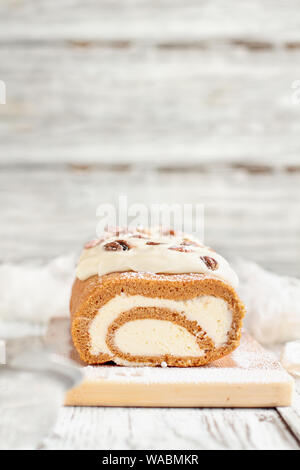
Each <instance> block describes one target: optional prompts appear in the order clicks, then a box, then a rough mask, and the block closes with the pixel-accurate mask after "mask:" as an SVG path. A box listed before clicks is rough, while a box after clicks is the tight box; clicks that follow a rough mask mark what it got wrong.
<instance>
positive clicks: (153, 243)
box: [146, 242, 161, 245]
mask: <svg viewBox="0 0 300 470" xmlns="http://www.w3.org/2000/svg"><path fill="white" fill-rule="evenodd" d="M146 245H161V242H146Z"/></svg>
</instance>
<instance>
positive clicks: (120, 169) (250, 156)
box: [0, 0, 300, 275]
mask: <svg viewBox="0 0 300 470" xmlns="http://www.w3.org/2000/svg"><path fill="white" fill-rule="evenodd" d="M297 79H298V80H299V79H300V0H281V1H280V0H265V1H264V2H261V1H258V0H227V1H226V2H224V1H223V0H219V1H217V0H202V1H200V0H190V1H187V2H185V1H182V0H181V1H180V0H148V1H146V0H122V1H115V0H99V1H95V0H85V1H83V0H61V1H59V2H58V1H56V2H51V1H49V0H1V3H0V80H4V81H5V83H6V86H7V104H6V105H0V214H1V222H0V259H1V260H10V261H20V260H24V259H26V260H27V259H32V258H41V259H48V258H50V257H52V256H55V255H57V254H60V253H63V252H65V251H70V250H74V249H78V248H79V246H80V244H81V243H82V241H84V240H85V239H86V238H89V237H90V236H93V235H94V232H95V226H96V217H95V211H96V208H97V206H98V205H99V204H100V203H101V202H113V201H116V198H117V196H118V194H120V193H122V194H127V195H128V196H129V200H130V201H131V202H147V203H151V202H180V201H183V202H194V203H195V202H197V203H204V204H205V214H206V219H205V221H206V223H205V235H206V241H207V242H208V243H209V244H210V245H215V246H216V247H217V248H218V249H219V250H221V251H223V252H224V253H225V254H227V256H229V257H235V256H244V257H247V258H249V259H253V260H255V261H257V262H259V263H261V264H262V265H264V266H266V267H267V268H270V269H274V270H275V271H278V272H281V273H285V274H293V275H300V104H298V105H297V104H295V103H293V100H292V95H293V92H294V90H293V89H292V83H293V82H294V81H295V80H297Z"/></svg>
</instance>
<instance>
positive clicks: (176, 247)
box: [169, 246, 193, 253]
mask: <svg viewBox="0 0 300 470" xmlns="http://www.w3.org/2000/svg"><path fill="white" fill-rule="evenodd" d="M169 250H174V251H180V252H181V253H192V252H193V250H191V249H190V248H185V247H184V246H170V247H169Z"/></svg>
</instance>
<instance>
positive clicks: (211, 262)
mask: <svg viewBox="0 0 300 470" xmlns="http://www.w3.org/2000/svg"><path fill="white" fill-rule="evenodd" d="M200 259H201V260H202V261H203V262H204V263H205V264H206V266H207V267H208V268H209V269H211V270H212V271H215V269H217V268H218V266H219V264H218V261H217V260H215V258H211V257H210V256H200Z"/></svg>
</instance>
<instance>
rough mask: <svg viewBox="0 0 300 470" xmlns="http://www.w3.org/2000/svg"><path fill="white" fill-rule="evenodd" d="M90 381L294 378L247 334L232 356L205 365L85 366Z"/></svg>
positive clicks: (145, 381)
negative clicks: (187, 366)
mask: <svg viewBox="0 0 300 470" xmlns="http://www.w3.org/2000/svg"><path fill="white" fill-rule="evenodd" d="M84 372H85V377H86V380H87V381H95V380H107V381H114V382H133V383H145V384H151V383H204V382H205V383H235V384H237V383H278V382H286V383H290V382H292V379H291V377H290V376H289V375H288V374H287V373H286V371H285V370H284V369H283V368H282V367H281V365H280V364H279V362H277V361H275V360H274V359H273V357H272V356H271V355H270V354H269V353H267V352H266V351H265V350H264V349H263V348H261V347H260V346H259V345H258V344H257V343H256V342H255V341H254V340H253V339H252V338H251V337H249V336H248V335H246V334H244V336H243V338H242V340H241V345H240V347H239V348H238V349H236V350H235V351H234V352H233V353H231V354H230V355H229V356H227V357H225V358H223V359H220V360H218V361H215V362H213V363H212V364H210V365H207V366H204V367H191V368H177V367H167V368H164V367H162V368H159V367H126V368H125V367H117V366H87V367H84Z"/></svg>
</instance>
